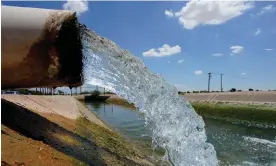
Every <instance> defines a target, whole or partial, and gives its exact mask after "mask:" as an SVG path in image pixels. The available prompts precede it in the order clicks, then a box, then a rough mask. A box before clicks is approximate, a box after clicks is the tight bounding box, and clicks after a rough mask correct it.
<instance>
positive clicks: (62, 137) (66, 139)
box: [53, 133, 80, 146]
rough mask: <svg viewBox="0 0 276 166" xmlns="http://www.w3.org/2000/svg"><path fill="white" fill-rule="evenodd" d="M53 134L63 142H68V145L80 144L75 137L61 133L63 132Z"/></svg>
mask: <svg viewBox="0 0 276 166" xmlns="http://www.w3.org/2000/svg"><path fill="white" fill-rule="evenodd" d="M53 135H54V136H55V137H56V138H57V139H59V140H60V141H62V142H65V143H67V144H70V145H73V146H79V145H80V142H79V141H78V140H77V139H76V138H74V137H72V136H70V135H63V134H59V133H55V134H53Z"/></svg>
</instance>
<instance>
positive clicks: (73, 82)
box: [1, 6, 83, 89]
mask: <svg viewBox="0 0 276 166" xmlns="http://www.w3.org/2000/svg"><path fill="white" fill-rule="evenodd" d="M1 9H2V12H1V14H2V18H1V21H2V26H1V28H2V30H1V34H2V37H1V43H2V44H1V46H2V52H1V54H2V57H1V59H2V60H1V65H2V67H1V69H2V73H1V74H2V77H1V79H2V82H1V85H2V89H7V88H29V87H41V86H47V87H54V86H55V87H57V86H78V85H81V84H82V66H83V64H82V44H81V39H80V32H79V30H80V29H79V23H78V19H77V17H76V13H75V12H72V11H67V10H49V9H39V8H23V7H11V6H2V7H1Z"/></svg>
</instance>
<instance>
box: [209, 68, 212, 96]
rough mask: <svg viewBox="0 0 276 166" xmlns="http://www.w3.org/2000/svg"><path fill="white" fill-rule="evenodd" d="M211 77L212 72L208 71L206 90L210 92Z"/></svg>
mask: <svg viewBox="0 0 276 166" xmlns="http://www.w3.org/2000/svg"><path fill="white" fill-rule="evenodd" d="M211 77H212V73H208V92H210V80H211Z"/></svg>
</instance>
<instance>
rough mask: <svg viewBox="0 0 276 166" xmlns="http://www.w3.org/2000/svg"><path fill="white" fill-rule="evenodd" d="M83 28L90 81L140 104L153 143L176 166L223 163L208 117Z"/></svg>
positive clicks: (126, 54) (123, 52)
mask: <svg viewBox="0 0 276 166" xmlns="http://www.w3.org/2000/svg"><path fill="white" fill-rule="evenodd" d="M81 32H82V41H83V45H84V48H83V51H84V56H85V59H84V65H85V66H84V78H85V83H88V84H93V85H98V86H102V87H106V88H108V89H110V90H112V91H113V92H115V93H116V94H118V95H119V96H121V97H123V98H125V99H126V100H128V101H129V102H130V103H134V104H135V106H136V107H137V108H139V111H141V112H143V113H144V115H145V120H146V125H148V124H150V127H151V130H152V133H153V135H152V138H153V140H152V141H153V145H155V146H157V145H159V146H161V147H163V148H164V149H166V155H165V157H164V159H167V160H169V161H170V162H171V163H172V164H173V165H176V166H184V165H185V166H186V165H187V166H192V165H195V166H197V165H198V166H209V165H210V166H213V165H217V164H218V161H217V158H216V152H215V150H214V147H213V146H212V145H211V144H209V143H206V140H207V137H206V134H205V129H204V122H203V119H202V118H201V117H200V116H198V115H197V114H196V112H195V111H194V109H193V108H192V107H191V105H190V104H189V103H188V102H186V101H185V100H184V98H183V97H179V95H178V94H177V90H176V88H175V87H174V86H171V85H169V84H168V83H167V82H166V81H165V80H164V79H163V78H162V77H161V76H159V75H156V74H152V73H151V72H150V71H149V70H148V69H147V68H146V66H145V65H144V64H143V62H142V61H141V60H140V59H138V58H137V57H135V56H133V55H132V54H131V53H130V52H128V51H126V50H122V49H120V48H119V46H118V45H116V44H115V43H114V42H112V41H110V40H108V39H105V38H102V37H99V36H98V35H97V34H96V33H95V32H93V31H90V30H87V29H85V28H83V29H82V31H81Z"/></svg>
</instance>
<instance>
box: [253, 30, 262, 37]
mask: <svg viewBox="0 0 276 166" xmlns="http://www.w3.org/2000/svg"><path fill="white" fill-rule="evenodd" d="M261 32H262V30H261V29H260V28H257V30H256V32H255V33H254V35H255V36H257V35H259V34H260V33H261Z"/></svg>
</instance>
